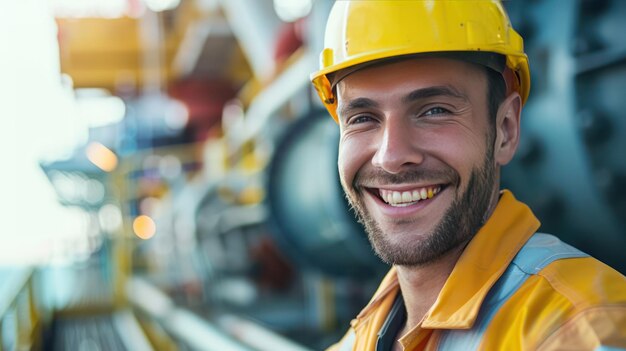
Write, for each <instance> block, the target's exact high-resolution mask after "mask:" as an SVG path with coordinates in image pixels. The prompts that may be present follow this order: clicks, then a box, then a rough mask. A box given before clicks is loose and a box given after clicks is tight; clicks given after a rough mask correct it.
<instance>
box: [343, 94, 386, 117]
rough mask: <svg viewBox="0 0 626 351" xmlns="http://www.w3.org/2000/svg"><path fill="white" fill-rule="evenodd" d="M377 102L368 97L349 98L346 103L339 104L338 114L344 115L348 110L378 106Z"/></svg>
mask: <svg viewBox="0 0 626 351" xmlns="http://www.w3.org/2000/svg"><path fill="white" fill-rule="evenodd" d="M378 106H379V105H378V103H377V102H376V101H374V100H372V99H369V98H364V97H360V98H356V99H354V100H350V101H349V102H348V103H347V104H340V105H339V107H338V109H337V110H338V112H339V113H338V114H339V116H345V115H346V114H348V112H350V111H352V110H357V109H362V108H373V107H378Z"/></svg>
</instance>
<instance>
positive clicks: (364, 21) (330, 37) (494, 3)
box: [311, 0, 530, 121]
mask: <svg viewBox="0 0 626 351" xmlns="http://www.w3.org/2000/svg"><path fill="white" fill-rule="evenodd" d="M324 46H325V48H324V50H323V51H322V53H321V55H320V69H319V71H317V72H314V73H313V74H311V81H312V82H313V85H314V86H315V89H316V90H317V93H318V95H319V96H320V99H321V100H322V102H323V103H324V105H325V106H326V108H327V109H328V112H330V114H331V116H332V117H333V118H334V119H335V121H337V120H338V119H337V99H336V97H335V96H334V92H333V87H332V86H331V82H330V80H329V75H332V74H334V73H335V72H338V71H340V70H343V69H346V68H349V67H353V66H356V65H362V64H365V63H368V62H373V61H377V60H382V59H389V58H395V57H398V56H404V55H414V54H425V53H445V52H459V51H461V52H492V53H497V54H501V55H503V56H505V57H506V67H508V68H509V69H510V72H512V73H514V74H511V75H514V76H515V79H512V80H513V81H514V82H512V84H513V85H514V86H513V87H512V88H513V89H514V90H516V91H518V92H519V94H520V96H521V98H522V103H525V102H526V100H527V99H528V93H529V91H530V69H529V66H528V57H527V56H526V54H525V53H524V43H523V40H522V37H521V36H520V35H519V34H518V33H517V32H515V30H513V28H512V27H511V23H510V21H509V18H508V16H507V14H506V12H505V11H504V8H503V7H502V4H501V3H500V1H499V0H342V1H336V2H335V4H334V6H333V8H332V10H331V12H330V16H329V18H328V23H327V25H326V36H325V40H324ZM504 73H506V72H504ZM504 75H505V79H506V74H504ZM508 83H509V82H507V84H508ZM509 88H511V87H509Z"/></svg>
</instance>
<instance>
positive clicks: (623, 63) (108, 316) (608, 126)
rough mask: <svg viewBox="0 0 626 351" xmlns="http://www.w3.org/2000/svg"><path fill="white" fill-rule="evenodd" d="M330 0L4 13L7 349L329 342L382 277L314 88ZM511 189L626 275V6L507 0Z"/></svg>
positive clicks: (1, 265)
mask: <svg viewBox="0 0 626 351" xmlns="http://www.w3.org/2000/svg"><path fill="white" fill-rule="evenodd" d="M332 3H333V1H332V0H89V1H86V0H20V1H10V2H9V1H4V2H2V4H0V48H1V53H0V116H1V118H2V119H1V121H2V126H1V127H0V146H1V147H0V153H1V156H2V162H3V166H2V172H1V173H2V176H1V177H2V178H0V189H1V192H0V194H2V196H1V199H0V211H1V216H2V217H1V218H2V223H3V229H2V231H1V233H0V350H24V349H44V350H133V351H134V350H220V351H224V350H272V351H280V350H319V349H323V348H324V347H326V346H328V345H329V344H331V343H332V342H333V341H335V340H337V339H338V338H339V337H340V335H342V333H343V332H344V331H345V330H346V328H347V327H348V323H349V321H350V320H351V319H352V318H353V317H354V316H355V315H356V313H358V311H359V310H360V308H361V307H362V306H363V305H364V304H365V303H366V302H367V299H368V298H369V297H370V296H371V294H372V292H373V290H374V289H375V288H376V286H377V284H378V282H379V279H380V277H381V276H382V274H384V272H385V271H386V269H387V267H385V266H384V265H383V264H382V263H380V262H379V261H378V260H377V259H376V258H375V256H374V255H373V253H372V251H371V249H370V247H369V244H368V243H367V239H366V237H365V235H364V234H363V232H362V229H361V227H360V226H359V225H358V224H357V223H356V222H355V220H354V216H353V214H352V213H351V212H350V211H349V208H348V206H347V204H346V203H345V201H344V198H343V194H342V191H341V188H340V185H339V181H338V176H337V174H336V158H337V145H338V138H337V137H338V128H337V127H336V125H335V124H334V122H333V120H332V119H331V118H329V117H328V116H327V115H326V112H325V111H324V110H323V109H322V108H321V106H320V105H319V104H318V102H317V99H316V98H314V96H313V94H314V93H313V91H312V88H311V86H310V83H309V78H308V77H309V73H310V72H312V71H313V70H315V68H316V66H317V58H318V56H317V55H318V53H319V52H320V51H321V48H322V44H323V32H324V26H325V21H326V17H327V15H328V12H329V10H330V7H331V6H332ZM504 5H505V7H507V9H508V10H509V14H510V17H511V21H512V22H513V25H514V27H515V28H516V29H517V30H518V31H519V32H521V34H522V36H523V37H524V39H525V44H526V48H527V53H528V54H529V56H530V64H531V73H532V88H531V95H530V99H529V101H528V104H527V105H526V108H525V109H524V112H523V117H522V127H523V132H522V137H523V139H522V144H521V147H520V150H519V152H518V155H517V156H516V158H515V160H514V162H513V163H512V164H511V165H510V166H508V167H507V168H506V169H505V171H504V176H503V183H504V184H503V186H504V187H505V188H509V189H512V190H513V192H514V193H515V194H516V196H517V197H518V198H520V199H521V200H523V201H525V202H526V203H528V204H529V205H530V206H531V208H533V209H534V211H535V213H536V214H537V216H538V217H539V218H540V220H541V221H542V228H541V230H542V231H544V232H550V233H553V234H556V235H557V236H559V237H560V238H561V239H563V240H564V241H566V242H568V243H570V244H573V245H575V246H578V247H579V248H581V249H582V250H584V251H586V252H588V253H590V254H592V255H594V256H596V257H597V258H599V259H600V260H602V261H604V262H606V263H608V264H610V265H612V266H613V267H615V268H616V269H618V270H619V271H621V272H622V273H626V259H625V258H624V257H625V254H626V229H625V228H626V156H625V152H626V116H625V115H624V113H625V112H624V111H626V39H624V33H626V22H624V21H623V19H624V18H626V1H622V0H532V1H531V0H528V1H512V0H510V1H504Z"/></svg>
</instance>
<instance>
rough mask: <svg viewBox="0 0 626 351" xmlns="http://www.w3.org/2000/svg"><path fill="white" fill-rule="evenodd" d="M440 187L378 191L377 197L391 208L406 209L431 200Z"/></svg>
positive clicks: (439, 190)
mask: <svg viewBox="0 0 626 351" xmlns="http://www.w3.org/2000/svg"><path fill="white" fill-rule="evenodd" d="M441 189H442V187H441V185H434V186H427V187H421V188H414V189H407V190H403V191H396V190H388V189H382V188H379V189H378V197H379V198H380V199H381V200H383V201H384V202H385V203H387V204H388V205H390V206H393V207H407V206H411V205H415V204H417V203H418V202H420V201H423V200H428V199H432V198H433V197H435V196H437V194H439V192H441Z"/></svg>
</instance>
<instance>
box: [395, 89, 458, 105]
mask: <svg viewBox="0 0 626 351" xmlns="http://www.w3.org/2000/svg"><path fill="white" fill-rule="evenodd" d="M436 96H448V97H453V98H456V99H461V100H463V101H468V97H467V95H465V94H463V93H461V92H460V91H458V90H457V89H455V88H453V87H451V86H448V85H441V86H434V87H428V88H422V89H416V90H413V91H412V92H410V93H408V94H407V95H406V96H405V97H403V98H402V102H403V103H409V102H413V101H416V100H421V99H427V98H431V97H436Z"/></svg>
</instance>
